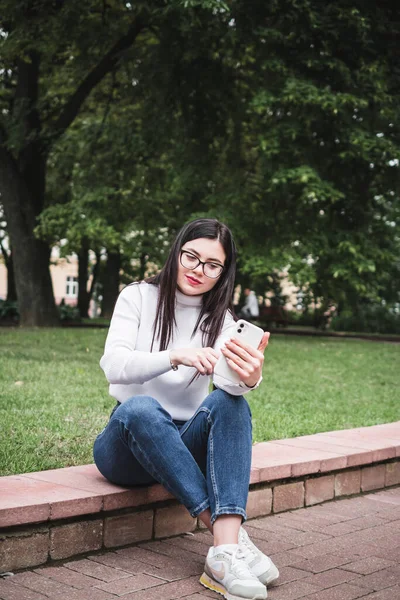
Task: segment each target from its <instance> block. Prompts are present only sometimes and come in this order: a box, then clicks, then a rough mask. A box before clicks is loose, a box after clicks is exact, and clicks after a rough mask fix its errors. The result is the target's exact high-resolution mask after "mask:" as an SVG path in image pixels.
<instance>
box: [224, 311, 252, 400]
mask: <svg viewBox="0 0 400 600" xmlns="http://www.w3.org/2000/svg"><path fill="white" fill-rule="evenodd" d="M234 324H235V321H234V319H233V317H232V315H231V314H230V313H229V312H228V313H227V314H226V317H225V322H224V325H223V327H222V331H221V333H220V335H219V337H218V339H217V341H216V343H215V346H214V348H215V350H217V351H220V349H221V348H222V347H223V346H224V345H225V342H226V341H228V340H229V338H230V337H231V336H232V327H233V325H234ZM261 381H262V377H260V379H259V380H258V381H257V383H256V385H254V386H253V387H251V388H249V387H247V385H246V384H245V383H243V382H242V381H241V382H240V383H233V382H232V381H229V380H228V379H225V377H221V376H220V375H216V374H215V373H214V375H213V384H214V385H215V387H217V388H219V389H221V390H224V391H225V392H228V394H232V395H233V396H242V395H243V394H245V393H247V392H250V391H251V390H255V389H256V388H258V386H259V385H260V383H261Z"/></svg>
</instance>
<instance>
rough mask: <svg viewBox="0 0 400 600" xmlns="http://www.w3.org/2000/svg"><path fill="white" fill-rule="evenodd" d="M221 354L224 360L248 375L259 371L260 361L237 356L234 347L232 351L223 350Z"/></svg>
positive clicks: (249, 357)
mask: <svg viewBox="0 0 400 600" xmlns="http://www.w3.org/2000/svg"><path fill="white" fill-rule="evenodd" d="M222 352H223V354H224V356H225V357H226V358H228V359H229V360H230V361H232V362H233V363H235V365H237V366H238V367H239V368H240V369H243V370H244V371H246V372H247V373H248V375H250V374H252V373H254V371H255V370H256V369H259V368H260V366H261V364H262V361H261V359H259V358H254V357H252V356H250V355H244V356H242V355H241V354H238V353H237V352H236V348H235V347H233V348H232V349H231V348H230V347H227V348H223V349H222Z"/></svg>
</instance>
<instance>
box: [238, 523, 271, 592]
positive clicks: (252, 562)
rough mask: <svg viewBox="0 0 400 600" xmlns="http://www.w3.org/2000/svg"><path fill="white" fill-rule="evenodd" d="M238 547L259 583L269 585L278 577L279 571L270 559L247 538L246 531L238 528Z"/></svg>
mask: <svg viewBox="0 0 400 600" xmlns="http://www.w3.org/2000/svg"><path fill="white" fill-rule="evenodd" d="M239 547H240V549H241V550H242V551H243V552H244V555H245V560H246V563H247V566H248V567H249V570H250V572H251V573H253V575H255V576H256V577H257V578H258V579H259V581H261V583H263V584H264V585H269V584H270V583H272V582H273V581H275V580H276V579H278V577H279V571H278V569H277V567H276V566H275V565H274V563H273V562H272V560H271V559H270V558H269V557H268V556H266V554H263V553H262V552H261V550H259V549H258V548H257V546H256V545H255V544H253V542H252V541H251V539H250V538H249V535H248V533H247V531H246V530H245V529H244V528H243V527H241V528H240V529H239Z"/></svg>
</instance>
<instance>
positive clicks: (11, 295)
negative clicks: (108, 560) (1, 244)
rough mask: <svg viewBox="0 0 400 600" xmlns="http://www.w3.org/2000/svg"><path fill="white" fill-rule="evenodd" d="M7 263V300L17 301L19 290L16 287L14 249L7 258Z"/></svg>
mask: <svg viewBox="0 0 400 600" xmlns="http://www.w3.org/2000/svg"><path fill="white" fill-rule="evenodd" d="M6 265H7V302H16V300H17V290H16V287H15V276H14V263H13V257H12V250H11V252H10V254H9V256H8V258H7V260H6Z"/></svg>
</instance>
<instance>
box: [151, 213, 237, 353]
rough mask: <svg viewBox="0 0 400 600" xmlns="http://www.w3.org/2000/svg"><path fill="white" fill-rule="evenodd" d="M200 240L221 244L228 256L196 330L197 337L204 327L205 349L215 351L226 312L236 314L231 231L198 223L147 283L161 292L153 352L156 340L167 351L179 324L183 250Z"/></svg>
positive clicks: (208, 221)
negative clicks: (177, 312)
mask: <svg viewBox="0 0 400 600" xmlns="http://www.w3.org/2000/svg"><path fill="white" fill-rule="evenodd" d="M198 238H208V239H210V240H218V241H219V242H220V243H221V245H222V247H223V249H224V251H225V255H226V260H225V266H224V270H223V271H222V275H221V276H220V277H219V279H218V281H217V283H216V285H215V286H214V287H213V288H212V289H211V290H210V291H208V292H206V293H205V294H204V295H203V298H202V306H201V311H200V315H199V318H198V320H197V323H196V325H195V328H194V330H193V334H192V335H194V334H195V333H196V331H197V329H198V327H199V326H200V329H201V331H202V332H203V339H202V343H203V346H204V347H206V346H211V347H213V346H214V344H215V342H216V340H217V338H218V336H219V334H220V332H221V329H222V325H223V323H224V318H225V314H226V311H230V312H231V313H232V315H234V312H233V303H232V297H233V289H234V284H235V273H236V247H235V242H234V241H233V237H232V233H231V231H230V229H229V228H228V227H227V226H226V225H224V224H223V223H220V222H219V221H217V220H216V219H196V220H195V221H191V222H190V223H187V224H186V225H184V226H183V227H182V229H181V230H180V231H179V233H178V235H177V236H176V238H175V241H174V243H173V244H172V247H171V250H170V253H169V256H168V258H167V261H166V263H165V265H164V266H163V268H162V269H161V271H160V273H158V275H155V276H154V277H149V278H148V279H146V282H147V283H152V284H154V285H157V286H158V288H159V294H158V303H157V313H156V318H155V320H154V325H153V340H152V343H151V347H152V348H153V344H154V340H155V338H158V339H159V342H160V350H166V348H167V346H168V344H169V342H170V340H171V337H172V332H173V329H174V326H175V325H176V320H175V294H176V290H177V278H178V263H179V260H180V252H181V249H182V246H184V245H185V244H186V242H190V241H192V240H196V239H198Z"/></svg>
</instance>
